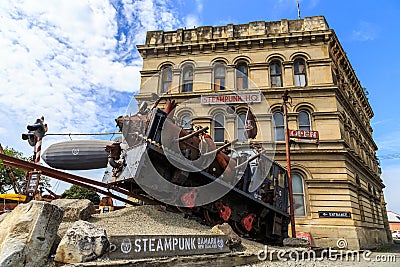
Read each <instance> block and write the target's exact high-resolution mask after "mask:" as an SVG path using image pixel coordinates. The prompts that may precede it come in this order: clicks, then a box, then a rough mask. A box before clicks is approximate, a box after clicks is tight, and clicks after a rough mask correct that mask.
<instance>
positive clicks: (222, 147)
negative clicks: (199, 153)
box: [203, 139, 239, 156]
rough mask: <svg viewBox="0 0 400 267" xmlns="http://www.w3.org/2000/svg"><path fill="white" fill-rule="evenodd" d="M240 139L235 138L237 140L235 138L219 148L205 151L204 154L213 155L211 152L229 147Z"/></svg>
mask: <svg viewBox="0 0 400 267" xmlns="http://www.w3.org/2000/svg"><path fill="white" fill-rule="evenodd" d="M238 140H239V139H235V140H233V141H232V142H229V143H226V144H225V145H223V146H220V147H219V148H217V149H215V150H213V151H210V152H207V153H204V154H203V156H208V155H211V154H213V153H218V152H220V151H221V150H222V149H224V148H226V147H228V146H230V145H233V144H235V143H236V142H237V141H238Z"/></svg>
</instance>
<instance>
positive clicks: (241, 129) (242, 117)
mask: <svg viewBox="0 0 400 267" xmlns="http://www.w3.org/2000/svg"><path fill="white" fill-rule="evenodd" d="M236 125H237V138H238V140H239V142H246V141H247V138H246V135H245V129H246V113H240V114H239V115H238V116H237V124H236Z"/></svg>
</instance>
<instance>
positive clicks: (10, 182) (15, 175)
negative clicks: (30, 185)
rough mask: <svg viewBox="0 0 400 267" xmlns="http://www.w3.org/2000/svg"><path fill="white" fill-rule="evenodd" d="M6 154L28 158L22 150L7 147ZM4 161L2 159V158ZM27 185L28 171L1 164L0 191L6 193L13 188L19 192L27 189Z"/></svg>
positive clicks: (15, 191)
mask: <svg viewBox="0 0 400 267" xmlns="http://www.w3.org/2000/svg"><path fill="white" fill-rule="evenodd" d="M4 154H6V155H8V156H12V157H16V158H19V159H23V160H27V158H25V157H24V156H23V155H22V153H21V152H19V151H17V150H15V149H13V148H8V147H6V148H5V149H4ZM0 162H1V163H2V161H1V160H0ZM25 186H26V172H25V171H24V170H20V169H17V168H7V167H6V166H5V165H3V164H0V193H6V192H9V191H11V190H13V191H14V193H16V194H19V193H22V191H23V190H24V189H25Z"/></svg>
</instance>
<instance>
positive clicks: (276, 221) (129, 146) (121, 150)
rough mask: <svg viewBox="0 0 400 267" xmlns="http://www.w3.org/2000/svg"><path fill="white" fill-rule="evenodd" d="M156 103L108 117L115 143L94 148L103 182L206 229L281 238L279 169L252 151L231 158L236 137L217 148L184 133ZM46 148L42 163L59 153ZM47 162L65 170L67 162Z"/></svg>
mask: <svg viewBox="0 0 400 267" xmlns="http://www.w3.org/2000/svg"><path fill="white" fill-rule="evenodd" d="M157 104H158V103H157ZM157 104H155V106H154V107H153V108H152V109H151V110H150V109H147V106H146V105H145V104H144V105H142V106H141V108H140V110H139V112H138V113H137V114H136V115H133V116H125V117H119V118H118V119H116V121H117V125H118V126H119V128H120V130H121V131H122V133H123V138H122V140H120V141H118V142H108V143H104V142H102V143H99V147H100V146H101V147H105V150H106V152H107V153H108V155H107V159H106V158H104V159H103V161H102V162H104V163H103V164H104V166H101V167H105V164H107V168H106V172H105V174H104V179H103V182H107V183H109V184H111V185H112V186H114V187H115V186H117V187H121V188H124V189H127V190H129V191H130V192H131V193H132V194H133V195H134V196H137V197H138V199H147V200H149V202H154V201H157V202H160V203H163V204H165V205H168V206H170V207H175V208H176V209H177V210H179V211H180V212H182V213H185V214H187V215H188V216H193V217H195V218H198V219H199V220H202V222H204V223H206V224H209V225H213V224H217V223H222V222H228V223H229V224H230V225H231V226H232V227H233V228H234V229H235V230H236V231H237V232H238V233H239V234H241V235H243V236H246V237H250V238H253V239H257V240H259V241H263V242H267V243H271V242H279V241H280V240H282V239H283V238H285V237H287V231H288V223H289V215H288V213H287V211H288V186H287V173H286V170H285V169H284V168H283V167H282V166H280V165H279V164H277V163H276V162H274V161H272V160H271V159H270V158H269V157H268V155H267V153H266V151H263V150H262V149H260V148H258V149H256V148H254V147H252V149H251V151H252V153H247V154H246V153H242V154H240V153H238V152H237V151H236V149H235V144H236V142H237V140H234V141H232V142H228V143H225V144H224V145H223V146H220V147H217V146H216V145H215V143H214V142H213V140H212V138H211V136H210V135H208V134H207V129H208V127H204V128H202V127H197V129H193V128H191V129H188V130H184V129H182V127H180V126H179V125H178V124H177V123H176V121H175V118H174V116H173V113H174V110H175V107H176V104H175V102H174V101H167V103H166V106H165V108H164V109H160V108H157V107H156V106H157ZM92 147H93V146H92ZM52 150H54V148H52V146H50V147H49V149H48V150H47V151H46V154H45V158H44V159H45V161H46V162H47V163H48V164H49V165H50V166H51V165H52V162H57V157H59V158H61V157H63V156H62V153H60V149H59V148H57V153H54V152H55V151H52ZM95 150H96V149H95ZM97 150H98V149H97ZM91 151H93V148H91ZM79 153H80V154H79ZM79 153H78V154H76V155H75V157H76V158H75V159H76V161H81V160H82V159H83V160H84V161H87V160H89V158H90V155H89V154H87V153H90V151H89V150H87V151H85V150H84V149H82V150H81V151H80V152H79ZM85 153H86V154H85ZM97 154H98V153H97ZM97 154H96V155H97ZM57 155H58V156H57ZM102 155H104V154H102ZM79 157H80V158H79ZM97 157H99V155H97ZM103 157H104V156H103ZM63 160H64V162H65V157H63ZM58 162H59V161H58ZM99 162H100V161H99V160H97V165H96V167H99V166H100V165H101V164H100V165H99ZM53 165H57V167H58V168H63V169H70V166H69V165H68V163H66V164H65V165H62V164H61V165H62V166H61V165H60V164H53ZM71 166H72V165H71ZM73 166H74V168H75V169H76V166H77V165H76V164H73ZM54 167H56V166H54ZM86 167H87V164H86V165H85V168H86ZM145 202H146V201H145Z"/></svg>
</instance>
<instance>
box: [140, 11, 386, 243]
mask: <svg viewBox="0 0 400 267" xmlns="http://www.w3.org/2000/svg"><path fill="white" fill-rule="evenodd" d="M138 50H139V52H140V54H141V56H142V57H143V69H142V71H141V87H140V93H139V94H138V95H136V99H137V100H138V102H139V103H140V102H142V101H143V100H149V99H152V97H153V98H154V94H157V95H162V97H163V99H165V98H167V97H169V98H173V99H175V100H176V101H177V102H178V103H180V105H179V106H178V109H177V111H176V112H175V116H176V118H177V120H180V121H181V122H182V127H184V128H185V127H187V128H189V127H190V123H194V124H195V125H203V126H205V125H207V126H209V127H210V134H211V135H212V136H213V137H214V140H215V141H216V142H217V144H222V143H223V142H224V140H226V139H228V140H233V139H235V138H238V139H239V142H243V143H245V142H247V141H248V140H247V139H246V138H245V137H244V135H243V131H244V129H243V123H241V122H242V121H244V119H245V116H246V110H247V107H248V106H250V107H251V109H252V110H253V111H254V113H255V114H256V120H257V127H258V132H259V134H258V135H257V137H256V139H255V140H251V142H260V143H262V144H263V145H264V146H265V147H266V148H267V149H275V160H276V161H278V162H279V163H281V164H282V165H284V166H285V142H284V135H283V133H284V131H283V114H282V112H281V105H282V95H283V93H284V92H285V90H288V91H289V96H290V97H291V104H290V105H288V123H289V129H300V130H314V131H318V133H319V140H318V141H315V140H305V139H296V138H293V142H292V145H291V153H292V154H291V159H292V173H293V195H294V200H295V217H296V230H297V231H298V232H306V233H310V234H311V238H312V242H313V244H314V245H315V246H320V247H328V246H329V247H336V246H337V243H336V242H337V240H338V239H340V238H344V239H346V242H347V243H348V248H351V249H359V248H373V247H376V246H379V245H381V244H384V243H387V242H388V240H389V239H390V235H389V234H390V232H389V231H388V229H389V227H388V221H387V215H386V207H385V201H384V196H383V192H382V189H383V188H384V184H383V182H382V179H381V178H380V168H379V164H378V161H377V157H376V150H377V146H376V144H375V142H374V140H373V138H372V128H371V125H370V120H371V118H372V117H373V115H374V114H373V111H372V108H371V106H370V104H369V102H368V98H367V96H366V94H365V91H364V89H363V87H362V86H361V84H360V81H359V80H358V78H357V76H356V74H355V72H354V70H353V68H352V66H351V64H350V61H349V59H348V58H347V56H346V53H345V51H344V49H343V47H342V46H341V44H340V42H339V39H338V37H337V36H336V34H335V32H334V30H333V29H330V28H329V26H328V24H327V22H326V20H325V18H324V17H323V16H315V17H306V18H304V19H298V20H285V19H284V20H281V21H274V22H265V21H256V22H250V23H248V24H241V25H233V24H228V25H226V26H219V27H212V26H204V27H198V28H192V29H178V30H176V31H168V32H164V31H150V32H148V33H147V37H146V43H145V44H144V45H138ZM238 95H239V96H240V97H239V98H238V97H237V96H238ZM243 99H246V100H248V101H245V100H243ZM244 102H247V103H244ZM227 106H229V107H230V108H231V109H227V108H226V107H227Z"/></svg>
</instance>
